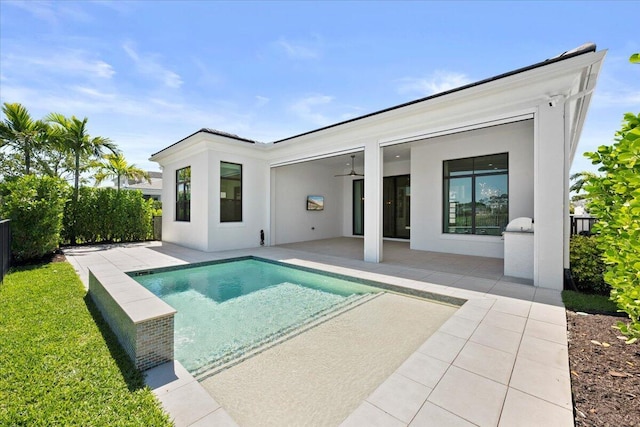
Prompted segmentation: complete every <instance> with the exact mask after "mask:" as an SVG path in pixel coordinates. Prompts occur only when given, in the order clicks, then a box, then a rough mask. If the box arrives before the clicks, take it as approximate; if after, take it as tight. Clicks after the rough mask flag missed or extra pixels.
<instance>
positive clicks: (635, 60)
mask: <svg viewBox="0 0 640 427" xmlns="http://www.w3.org/2000/svg"><path fill="white" fill-rule="evenodd" d="M629 62H631V63H632V64H640V53H634V54H633V55H631V57H630V58H629Z"/></svg>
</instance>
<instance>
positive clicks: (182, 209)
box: [176, 166, 191, 221]
mask: <svg viewBox="0 0 640 427" xmlns="http://www.w3.org/2000/svg"><path fill="white" fill-rule="evenodd" d="M176 221H191V166H187V167H186V168H182V169H178V170H177V171H176Z"/></svg>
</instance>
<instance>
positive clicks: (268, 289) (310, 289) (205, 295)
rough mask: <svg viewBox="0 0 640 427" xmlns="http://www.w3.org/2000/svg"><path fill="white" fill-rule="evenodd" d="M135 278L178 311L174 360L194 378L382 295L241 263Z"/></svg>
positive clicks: (348, 284)
mask: <svg viewBox="0 0 640 427" xmlns="http://www.w3.org/2000/svg"><path fill="white" fill-rule="evenodd" d="M152 273H153V274H146V275H139V276H137V275H135V274H133V278H134V279H135V280H136V281H138V282H139V283H140V284H142V285H143V286H144V287H146V288H147V289H149V290H150V291H151V292H153V293H154V294H155V295H157V296H158V297H160V298H161V299H162V300H163V301H165V302H166V303H168V304H169V305H171V306H172V307H173V308H175V309H176V310H177V314H176V316H175V325H174V336H175V337H174V338H175V358H176V359H177V360H179V361H180V362H181V363H182V365H183V366H184V367H185V368H186V369H187V370H188V371H190V372H191V373H192V374H194V375H196V374H198V373H201V372H203V371H206V370H208V369H211V368H212V367H215V366H218V365H220V364H223V363H226V362H228V361H230V360H233V359H235V358H238V357H240V356H242V355H244V354H245V353H247V352H249V351H251V350H253V349H255V348H257V347H259V346H261V345H264V344H266V343H268V342H270V341H273V340H275V339H278V338H280V337H282V336H284V335H286V334H288V333H291V332H292V331H295V330H296V329H297V328H300V327H301V326H303V325H305V324H308V323H309V322H311V321H313V320H315V319H318V318H321V317H322V316H325V315H327V314H329V313H331V312H334V311H336V310H338V309H340V308H343V307H346V306H348V305H349V304H352V303H355V302H356V301H357V300H358V299H359V298H362V297H363V296H366V295H370V294H372V293H378V292H380V291H381V290H380V289H378V288H374V287H371V286H367V285H363V284H360V283H355V282H351V281H347V280H344V279H341V278H336V277H332V276H328V275H324V274H319V273H314V272H310V271H305V270H301V269H297V268H292V267H287V266H284V265H282V264H278V263H274V262H270V261H269V262H267V261H260V260H257V259H242V260H236V261H231V262H224V263H215V264H210V265H205V266H199V267H190V268H182V269H177V270H169V271H159V272H152Z"/></svg>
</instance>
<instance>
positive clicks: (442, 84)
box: [398, 71, 472, 96]
mask: <svg viewBox="0 0 640 427" xmlns="http://www.w3.org/2000/svg"><path fill="white" fill-rule="evenodd" d="M471 81H472V80H471V79H470V78H469V77H468V76H467V75H465V74H462V73H456V72H450V71H434V72H433V73H431V75H429V76H427V77H405V78H402V79H399V80H398V82H399V86H398V92H399V93H416V94H418V95H420V96H426V95H432V94H435V93H440V92H445V91H447V90H451V89H455V88H457V87H460V86H464V85H466V84H469V83H471Z"/></svg>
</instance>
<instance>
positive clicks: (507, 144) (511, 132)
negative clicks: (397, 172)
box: [411, 120, 534, 258]
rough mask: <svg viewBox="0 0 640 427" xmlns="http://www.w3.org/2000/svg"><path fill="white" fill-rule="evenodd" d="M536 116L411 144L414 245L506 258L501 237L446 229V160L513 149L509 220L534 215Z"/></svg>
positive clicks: (443, 250)
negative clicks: (534, 124) (444, 172)
mask: <svg viewBox="0 0 640 427" xmlns="http://www.w3.org/2000/svg"><path fill="white" fill-rule="evenodd" d="M533 139H534V134H533V120H526V121H522V122H517V123H513V124H507V125H500V126H494V127H490V128H486V129H480V130H474V131H470V132H464V133H459V134H454V135H448V136H442V137H437V138H433V139H429V140H425V141H424V142H421V143H417V144H415V146H413V147H412V149H411V218H413V220H412V223H411V249H419V250H428V251H435V252H449V253H455V254H464V255H477V256H488V257H494V258H503V257H504V242H503V240H502V238H501V237H499V236H475V235H453V234H444V233H442V221H443V219H442V215H443V207H442V203H443V194H442V191H443V179H442V167H443V166H442V162H443V161H445V160H452V159H457V158H463V157H475V156H482V155H487V154H497V153H504V152H508V153H509V219H510V220H511V219H513V218H517V217H521V216H527V217H533V213H534V208H533V188H534V183H533Z"/></svg>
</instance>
